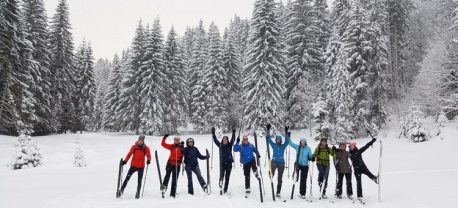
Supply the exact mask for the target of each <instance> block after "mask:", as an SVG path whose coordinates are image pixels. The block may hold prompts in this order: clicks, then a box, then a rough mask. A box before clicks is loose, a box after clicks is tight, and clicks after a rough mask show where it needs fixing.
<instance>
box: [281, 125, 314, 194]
mask: <svg viewBox="0 0 458 208" xmlns="http://www.w3.org/2000/svg"><path fill="white" fill-rule="evenodd" d="M287 138H288V139H289V145H290V146H291V147H293V148H294V149H295V150H296V162H295V163H294V169H295V171H296V181H297V180H298V179H299V172H300V173H301V175H300V184H299V194H300V195H301V196H300V197H301V198H302V199H305V193H306V192H307V174H308V171H309V161H312V162H314V161H315V158H313V155H312V150H311V149H310V147H309V146H308V145H307V139H306V138H305V137H302V138H301V139H300V143H299V145H297V144H294V143H293V142H292V141H291V133H290V132H288V135H287Z"/></svg>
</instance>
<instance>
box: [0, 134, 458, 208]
mask: <svg viewBox="0 0 458 208" xmlns="http://www.w3.org/2000/svg"><path fill="white" fill-rule="evenodd" d="M447 130H448V131H449V132H448V133H447V134H446V135H448V137H446V139H444V140H440V139H438V138H433V139H432V140H431V141H428V142H424V143H418V144H413V143H411V142H409V141H407V140H406V139H392V138H382V139H383V141H384V143H383V144H384V153H383V157H384V158H383V167H382V178H381V180H382V202H381V203H378V202H377V185H376V184H375V183H373V182H372V181H371V180H369V179H368V177H367V176H363V177H362V183H363V193H364V200H365V201H366V205H361V204H360V203H358V202H357V201H356V202H355V203H354V204H353V203H352V202H351V201H350V200H348V199H346V198H343V199H336V198H335V197H334V196H333V193H334V190H333V189H334V187H335V184H336V180H335V170H334V168H331V172H330V174H329V184H328V189H327V195H328V197H329V198H330V199H331V200H333V201H334V202H335V203H333V204H332V203H330V202H329V200H318V196H319V193H318V184H317V178H318V171H317V169H316V167H315V168H314V173H313V179H312V180H313V196H315V197H313V198H312V199H313V202H312V203H309V202H306V201H305V200H302V199H299V197H297V196H294V199H293V200H290V196H291V188H292V184H293V181H292V178H291V177H289V178H288V177H287V176H288V169H285V173H284V176H283V188H282V194H281V195H282V198H281V200H278V199H277V201H276V202H273V201H272V196H271V188H270V183H268V182H269V179H268V168H267V167H266V166H264V163H265V162H263V161H262V160H265V157H266V151H265V149H266V146H265V145H266V143H265V138H264V137H258V143H259V146H260V147H259V148H260V150H261V151H260V153H261V165H262V167H261V169H262V171H263V176H264V180H265V182H264V185H265V193H266V194H265V195H264V203H262V204H261V203H260V200H259V187H258V183H257V181H256V179H255V178H254V175H253V176H252V177H251V194H250V196H249V198H248V199H245V197H244V195H245V194H244V192H245V190H244V177H243V173H242V168H241V167H240V163H239V153H236V154H235V161H236V162H235V169H233V170H232V175H231V180H230V183H229V192H230V193H231V195H230V196H220V195H219V187H218V178H219V168H218V162H219V160H218V159H219V156H218V147H216V146H215V147H214V151H215V153H213V154H214V157H215V158H214V160H213V167H214V168H213V169H212V170H211V174H212V175H211V178H212V183H211V185H212V191H213V192H212V194H211V195H207V194H206V193H204V192H203V190H202V189H201V188H200V186H199V185H198V182H197V178H196V177H195V176H194V175H193V183H194V192H195V195H193V196H192V195H189V194H187V177H186V173H185V174H184V175H182V174H181V173H180V176H179V179H178V188H177V190H178V197H177V198H176V199H173V198H171V197H170V196H169V195H170V184H169V189H168V190H167V192H166V194H165V198H164V199H162V198H161V193H160V190H159V180H158V174H157V169H156V164H155V158H154V150H158V154H159V160H160V163H161V164H160V166H161V173H162V177H164V175H165V163H166V160H167V159H168V156H169V151H167V150H166V149H164V148H162V147H161V146H160V142H161V137H151V136H147V138H146V141H145V143H146V144H147V145H149V146H150V148H151V152H152V164H151V165H152V167H149V170H148V175H147V181H146V189H145V192H144V197H143V198H140V199H138V200H136V199H134V195H135V189H136V184H137V175H136V174H134V175H133V176H132V178H131V180H130V181H129V184H128V185H127V188H126V190H125V192H124V195H123V196H122V198H119V199H117V198H115V193H116V190H115V189H116V185H117V184H116V180H117V174H118V161H119V159H120V158H121V157H125V155H126V154H127V152H128V151H129V148H130V147H131V146H132V145H133V144H134V142H135V141H136V139H137V137H138V136H136V135H134V134H129V133H85V134H67V135H51V136H45V137H34V139H35V140H36V141H37V142H38V146H39V148H40V151H41V154H42V155H43V166H41V167H38V168H30V169H25V170H11V169H9V168H8V167H7V166H6V165H7V164H9V162H10V161H11V156H12V155H13V144H14V143H15V142H16V140H17V138H16V137H9V136H0V193H2V194H0V207H1V208H4V207H5V208H7V207H15V208H16V207H33V208H41V207H43V208H45V207H46V208H48V207H66V208H67V207H123V208H125V207H136V208H137V207H139V208H140V207H163V206H170V205H173V206H174V207H197V206H198V207H214V206H215V205H216V206H218V207H261V206H262V207H279V206H281V207H300V206H313V207H343V208H346V207H364V206H368V207H438V206H444V207H454V206H455V205H456V203H455V200H454V199H455V197H456V196H455V195H456V191H455V187H457V186H458V179H457V178H456V176H457V173H456V172H457V171H458V163H454V162H453V161H454V158H455V157H456V154H455V151H454V147H456V146H457V145H458V140H456V139H455V138H454V137H456V136H455V135H457V134H458V132H457V130H456V129H454V128H447ZM224 135H228V134H224ZM303 135H307V138H309V137H308V135H310V134H309V133H308V132H305V133H304V132H299V131H293V132H292V140H293V141H294V142H296V143H297V142H298V139H299V138H300V137H303ZM381 135H383V134H381ZM385 135H387V134H385ZM388 135H389V134H388ZM77 136H78V138H79V142H80V145H81V148H82V150H83V152H84V154H85V155H86V162H87V165H88V166H87V167H83V168H76V167H73V156H74V154H75V152H76V145H75V141H76V137H77ZM189 137H192V138H194V139H195V141H196V147H197V148H199V150H200V152H201V153H202V152H205V148H208V150H209V151H210V154H211V145H212V143H211V136H210V135H182V139H183V140H185V139H186V138H189ZM171 138H173V136H170V138H169V139H167V143H171V142H172V141H173V139H171ZM249 139H250V142H253V143H254V139H253V137H252V136H250V137H249ZM308 141H309V146H310V147H311V149H312V151H313V150H314V149H315V147H316V145H317V144H318V142H316V141H312V140H311V139H308ZM368 141H369V138H366V139H359V140H357V143H358V144H357V145H358V146H359V147H361V146H362V145H364V144H365V143H366V142H368ZM294 155H295V151H294V150H292V151H291V163H290V164H291V165H292V164H293V163H294V159H295V158H294ZM378 155H379V148H378V143H376V144H374V147H373V148H369V149H368V150H367V151H366V152H364V154H363V158H364V161H365V163H366V165H367V166H368V168H369V170H370V171H372V173H374V174H377V170H378ZM129 164H130V162H129ZM199 164H200V169H201V172H202V173H203V177H204V179H205V180H206V164H205V161H203V160H199ZM215 167H216V168H215ZM128 168H129V165H126V166H124V172H123V173H124V175H123V180H124V178H125V175H126V173H127V170H128ZM291 175H292V171H291V170H290V176H291ZM308 180H310V178H308ZM352 183H353V190H354V197H356V181H355V178H354V176H353V175H352ZM276 184H277V179H276V177H275V178H274V186H275V188H276ZM343 189H344V193H343V196H346V192H345V190H346V186H345V184H344V186H343ZM309 190H310V181H307V194H306V196H308V195H309ZM298 192H299V183H297V185H296V190H295V195H297V194H298ZM284 200H286V203H285V202H283V201H284Z"/></svg>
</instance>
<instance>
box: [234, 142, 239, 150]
mask: <svg viewBox="0 0 458 208" xmlns="http://www.w3.org/2000/svg"><path fill="white" fill-rule="evenodd" d="M234 152H240V143H239V142H237V143H235V145H234Z"/></svg>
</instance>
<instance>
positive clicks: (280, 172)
mask: <svg viewBox="0 0 458 208" xmlns="http://www.w3.org/2000/svg"><path fill="white" fill-rule="evenodd" d="M270 164H271V166H272V167H271V168H272V178H273V177H274V175H275V170H277V168H278V178H277V181H278V183H277V194H280V192H281V185H282V183H283V172H284V171H285V163H277V162H271V163H270Z"/></svg>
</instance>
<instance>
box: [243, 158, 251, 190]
mask: <svg viewBox="0 0 458 208" xmlns="http://www.w3.org/2000/svg"><path fill="white" fill-rule="evenodd" d="M250 170H251V163H247V164H243V175H244V176H245V189H247V190H248V189H250Z"/></svg>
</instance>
